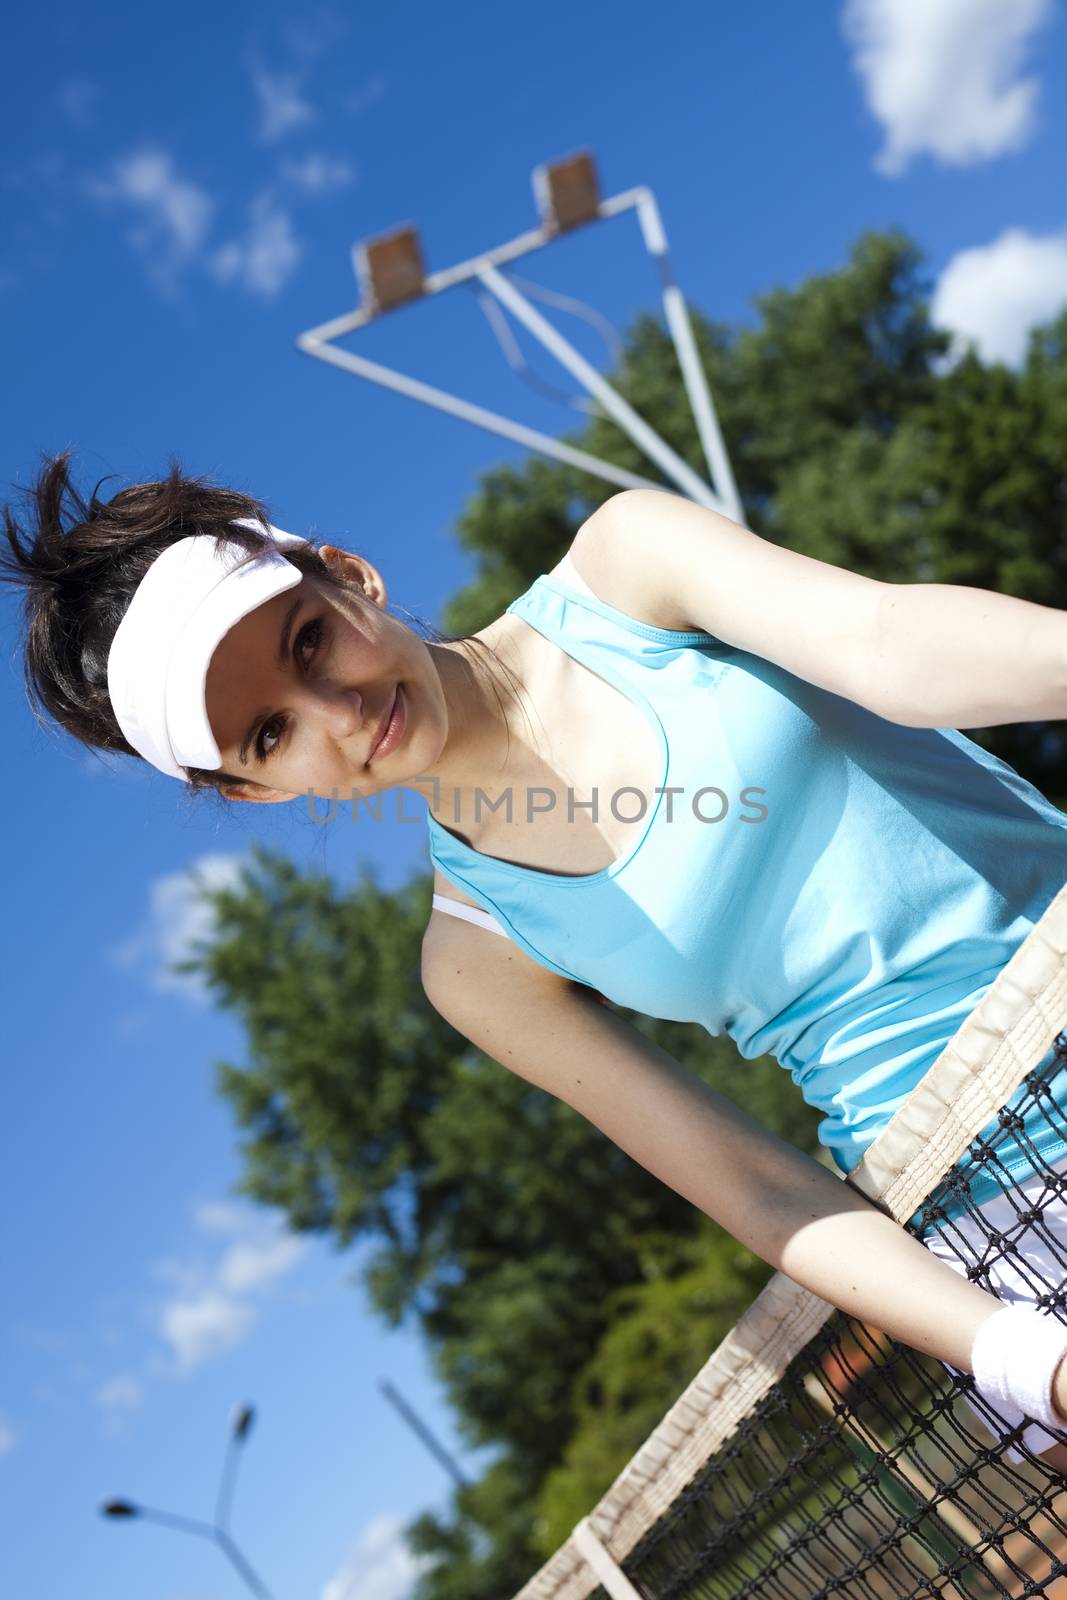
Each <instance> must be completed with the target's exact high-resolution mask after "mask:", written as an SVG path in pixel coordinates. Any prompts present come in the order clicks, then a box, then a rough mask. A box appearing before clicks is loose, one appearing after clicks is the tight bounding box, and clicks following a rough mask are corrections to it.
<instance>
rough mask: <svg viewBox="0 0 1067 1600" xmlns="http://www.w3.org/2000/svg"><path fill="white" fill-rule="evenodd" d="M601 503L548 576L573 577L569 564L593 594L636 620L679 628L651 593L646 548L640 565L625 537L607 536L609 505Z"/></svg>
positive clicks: (583, 524) (668, 627)
mask: <svg viewBox="0 0 1067 1600" xmlns="http://www.w3.org/2000/svg"><path fill="white" fill-rule="evenodd" d="M607 505H610V501H608V502H606V505H605V506H601V507H600V510H599V511H595V512H594V513H593V515H592V516H591V517H587V518H586V520H585V522H583V523H582V525H581V527H580V528H579V529H578V531H577V533H576V534H575V535H574V538H573V539H572V540H571V544H570V548H569V549H568V551H567V553H566V555H565V556H564V557H563V559H562V560H561V561H560V562H559V563H557V565H556V566H555V567H553V568H552V569H551V572H550V573H549V574H548V576H549V577H558V578H559V580H560V582H561V583H567V582H568V580H569V579H570V572H569V571H568V567H570V568H572V569H573V571H574V572H576V573H577V574H578V577H579V578H580V579H581V581H582V583H583V584H584V585H585V586H586V588H587V589H588V590H589V592H590V593H591V594H592V596H593V598H594V599H596V600H603V602H604V603H605V605H609V606H612V607H613V608H614V609H615V610H616V611H621V612H623V614H624V615H625V616H628V617H632V618H633V619H634V621H635V622H644V623H647V624H648V626H649V627H651V628H666V629H668V630H669V631H672V632H674V631H677V629H678V628H679V623H678V620H677V618H676V617H673V616H668V615H667V613H666V611H665V609H664V607H663V606H662V605H658V604H657V603H656V600H655V597H654V596H653V595H650V593H649V584H648V556H647V552H646V553H645V555H644V556H643V558H642V561H641V563H640V565H638V564H637V563H635V562H634V560H633V559H632V556H631V553H630V552H631V548H632V547H631V546H630V545H629V544H627V543H625V542H623V541H622V540H611V539H610V538H608V537H607V536H606V522H607V516H606V515H605V511H606V506H607Z"/></svg>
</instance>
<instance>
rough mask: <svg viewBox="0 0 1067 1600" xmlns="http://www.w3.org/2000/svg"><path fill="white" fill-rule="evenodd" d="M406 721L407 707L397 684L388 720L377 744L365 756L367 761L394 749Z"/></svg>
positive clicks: (400, 737) (385, 754) (402, 733)
mask: <svg viewBox="0 0 1067 1600" xmlns="http://www.w3.org/2000/svg"><path fill="white" fill-rule="evenodd" d="M407 721H408V719H407V707H406V705H405V702H404V691H403V689H401V687H400V685H399V684H397V686H396V693H395V695H394V696H393V704H392V708H391V711H390V716H389V720H388V721H387V723H386V725H385V731H384V733H383V734H382V736H381V738H380V739H379V740H378V742H377V744H376V745H375V746H374V749H373V750H372V751H371V753H370V755H369V756H368V757H367V761H368V762H371V761H375V760H377V758H378V757H379V756H387V755H389V754H390V753H391V752H392V751H393V750H395V749H396V747H397V745H398V744H399V743H400V741H401V739H402V738H403V737H404V732H405V730H406V728H407Z"/></svg>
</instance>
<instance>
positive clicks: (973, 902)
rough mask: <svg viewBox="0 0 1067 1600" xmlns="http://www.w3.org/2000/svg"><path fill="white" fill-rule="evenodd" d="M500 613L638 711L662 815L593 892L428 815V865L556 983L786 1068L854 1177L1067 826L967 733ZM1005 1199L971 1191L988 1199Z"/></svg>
mask: <svg viewBox="0 0 1067 1600" xmlns="http://www.w3.org/2000/svg"><path fill="white" fill-rule="evenodd" d="M508 611H509V612H513V613H514V614H515V615H517V616H518V617H520V618H521V619H522V620H523V621H524V622H526V623H528V624H529V625H530V626H532V627H534V628H536V629H537V631H538V632H539V633H541V634H543V635H544V637H545V638H547V639H550V640H552V641H553V642H554V643H556V644H557V645H559V647H560V648H561V649H563V650H565V651H566V652H567V653H568V654H569V655H571V656H572V657H574V659H575V660H577V661H579V662H581V663H582V664H583V665H584V666H586V667H587V668H589V669H590V670H591V671H592V672H594V673H596V674H598V675H599V676H600V677H601V678H603V679H605V680H606V681H607V682H608V683H611V684H613V685H615V687H616V688H618V689H619V690H620V691H621V692H622V693H623V694H626V695H628V696H629V697H630V698H631V699H632V700H633V701H634V702H635V703H636V704H637V705H638V706H639V707H640V708H641V710H642V711H643V712H644V714H645V715H646V717H647V718H648V720H649V722H650V724H651V726H652V727H653V729H654V730H655V732H656V735H657V737H658V741H659V747H660V754H661V772H662V778H661V783H660V789H661V792H659V793H657V794H656V795H655V796H654V797H653V802H652V803H651V804H649V805H647V807H646V809H645V810H644V813H643V815H642V816H641V817H640V819H639V820H635V822H634V824H633V834H634V839H633V844H632V846H630V847H629V848H628V849H627V850H626V851H625V852H624V853H623V855H622V856H621V857H619V859H618V860H617V861H616V862H614V863H613V864H612V865H611V866H610V867H608V868H606V869H605V870H604V871H602V872H597V873H593V874H591V875H589V876H587V877H570V876H566V875H563V874H554V873H546V872H540V871H536V870H534V869H532V868H529V867H523V866H518V865H514V864H511V863H508V862H504V861H499V860H497V859H496V858H494V857H491V856H486V855H484V854H482V853H480V852H478V851H476V850H474V849H472V848H471V846H469V845H468V844H466V843H465V842H464V841H463V840H462V839H461V838H459V837H458V836H457V833H456V832H455V831H453V829H452V828H449V827H446V826H445V825H444V824H443V823H441V822H439V821H438V820H437V819H436V818H434V817H433V816H431V815H430V814H429V813H427V821H428V825H429V846H430V856H431V859H432V861H433V863H434V865H435V866H436V867H437V868H439V870H440V871H441V872H442V873H443V874H444V875H445V876H446V877H447V878H449V879H450V880H451V881H452V882H453V883H454V884H456V885H457V886H458V887H460V888H462V889H463V890H465V891H466V893H467V894H469V895H470V896H471V898H472V899H473V900H475V901H476V902H477V903H478V904H479V905H481V906H483V907H484V908H485V910H486V911H488V912H490V913H491V914H492V915H493V916H494V917H496V918H497V920H498V921H499V922H500V923H501V924H502V925H503V926H504V927H505V928H506V929H507V931H508V933H509V934H510V936H511V937H512V938H513V939H514V940H515V941H516V943H517V944H518V945H519V946H520V947H521V948H522V949H524V950H525V951H526V952H527V953H528V954H529V955H530V956H531V957H532V958H533V959H534V960H536V961H538V962H540V963H541V964H542V965H544V966H546V967H548V968H550V969H551V970H552V971H553V972H557V973H561V974H563V975H564V976H566V977H568V978H572V979H574V980H576V981H577V982H580V983H585V984H589V985H591V986H592V987H594V988H596V989H598V990H600V992H601V993H602V994H604V995H606V996H607V997H608V998H609V999H610V1000H612V1001H615V1002H616V1003H617V1004H619V1005H623V1006H627V1007H629V1008H632V1009H633V1010H636V1011H641V1012H644V1013H645V1014H647V1015H649V1016H653V1017H663V1018H671V1019H675V1020H679V1021H688V1022H695V1023H699V1024H700V1025H701V1027H703V1028H706V1029H707V1031H708V1032H709V1033H711V1034H715V1035H719V1034H722V1033H726V1034H729V1036H730V1038H731V1039H733V1041H734V1043H735V1045H736V1046H737V1049H738V1050H739V1051H740V1053H741V1054H742V1056H744V1057H746V1058H748V1059H752V1058H754V1057H757V1056H762V1055H765V1054H769V1055H771V1056H773V1057H774V1058H775V1059H776V1060H777V1061H778V1062H779V1063H780V1065H781V1066H782V1067H784V1068H785V1069H786V1070H787V1071H788V1072H789V1073H790V1075H791V1077H792V1079H793V1081H794V1083H796V1084H797V1086H798V1087H799V1089H800V1092H801V1093H802V1095H803V1096H804V1099H805V1100H806V1101H807V1102H808V1103H809V1104H810V1105H812V1106H814V1107H816V1108H817V1109H818V1110H819V1111H820V1112H822V1114H823V1120H822V1122H821V1124H820V1126H819V1135H818V1136H819V1140H820V1142H821V1143H822V1144H823V1145H825V1146H826V1147H827V1148H828V1149H829V1150H830V1152H831V1154H832V1156H833V1160H834V1161H835V1163H836V1164H837V1166H838V1167H839V1168H840V1169H841V1171H842V1172H849V1171H851V1170H852V1168H853V1167H854V1166H855V1164H856V1162H857V1161H858V1160H859V1158H860V1156H861V1155H862V1154H863V1152H864V1150H865V1149H866V1148H867V1146H868V1145H869V1144H870V1143H871V1141H872V1140H873V1139H874V1138H875V1137H876V1135H877V1134H878V1133H880V1132H881V1130H882V1129H883V1128H884V1127H885V1125H886V1123H887V1122H888V1120H889V1118H890V1117H891V1116H892V1114H893V1112H894V1111H895V1110H896V1108H897V1107H898V1106H899V1105H900V1103H901V1101H902V1100H903V1099H904V1098H905V1097H906V1096H907V1094H908V1093H909V1092H910V1091H911V1089H913V1088H914V1086H915V1084H916V1083H917V1082H918V1081H919V1079H920V1078H921V1077H922V1076H923V1074H924V1073H925V1072H926V1071H927V1069H928V1068H929V1067H930V1066H931V1065H932V1063H933V1061H934V1060H935V1059H936V1057H937V1056H938V1054H939V1053H940V1052H941V1050H942V1049H943V1048H944V1045H945V1044H946V1042H947V1041H948V1040H949V1039H950V1038H951V1036H952V1035H953V1034H954V1033H955V1032H956V1030H957V1028H958V1027H959V1026H960V1024H961V1023H962V1022H963V1020H964V1018H965V1017H966V1016H967V1014H968V1013H969V1012H970V1011H971V1010H972V1009H973V1008H974V1006H975V1005H976V1004H977V1003H978V1001H979V1000H980V999H981V997H982V995H983V994H984V993H985V992H986V990H987V989H988V988H989V986H990V984H991V983H992V982H993V980H994V978H995V977H996V975H997V974H998V973H999V972H1000V970H1001V968H1002V967H1003V966H1004V964H1005V962H1006V961H1007V960H1008V959H1009V958H1010V957H1011V955H1012V954H1013V953H1014V952H1015V950H1016V949H1017V948H1018V946H1019V944H1020V943H1021V942H1022V940H1023V939H1024V938H1025V937H1026V935H1027V934H1028V933H1029V931H1030V930H1031V928H1032V927H1033V926H1034V924H1035V922H1036V921H1037V919H1038V918H1039V917H1040V915H1041V913H1042V912H1043V911H1044V910H1045V908H1046V906H1047V905H1048V904H1049V902H1050V901H1051V900H1052V899H1053V897H1054V896H1055V895H1056V893H1057V892H1058V890H1059V889H1060V888H1061V886H1062V885H1063V883H1064V882H1065V881H1067V816H1065V815H1064V814H1063V813H1061V812H1060V811H1058V810H1057V809H1056V807H1054V806H1053V805H1052V804H1051V803H1050V802H1049V801H1048V800H1046V799H1045V798H1044V796H1043V795H1042V794H1041V793H1040V792H1039V791H1038V790H1037V789H1035V788H1034V787H1033V786H1032V785H1031V784H1029V783H1027V782H1026V781H1025V779H1023V778H1022V777H1021V776H1020V774H1019V773H1017V772H1016V771H1015V770H1014V769H1013V768H1012V767H1010V766H1008V765H1006V764H1005V763H1004V762H1002V761H999V760H998V759H997V758H996V757H995V756H992V755H990V754H989V753H988V752H987V751H985V750H983V749H982V748H981V746H980V745H978V744H976V743H975V742H974V741H973V740H971V739H968V738H967V737H966V736H965V735H964V734H962V733H960V732H958V731H957V730H955V729H951V728H936V729H931V728H908V727H903V726H901V725H900V724H898V723H894V722H890V721H887V720H886V719H885V718H883V717H879V716H877V715H875V714H874V713H873V712H870V711H868V710H866V709H864V708H863V707H861V706H858V705H856V704H855V703H854V702H853V701H851V700H847V699H845V698H843V697H842V696H840V695H835V694H832V693H830V692H829V691H827V690H825V689H820V688H817V687H816V686H815V685H813V684H810V683H808V682H806V681H805V680H804V679H802V678H798V677H796V676H795V675H794V674H793V673H790V672H788V671H786V670H785V669H784V668H782V667H779V666H776V665H775V664H774V663H773V662H770V661H767V660H765V659H764V658H763V657H762V656H757V655H753V654H752V653H750V652H748V651H744V650H739V649H736V648H734V647H733V646H731V645H728V644H726V643H724V642H723V641H722V640H719V639H717V638H716V637H715V636H714V635H712V634H710V633H680V632H674V631H670V630H667V629H662V628H654V627H650V626H649V625H648V624H646V623H642V622H640V621H638V620H636V619H634V618H632V617H629V616H627V615H625V614H624V613H623V612H621V611H618V610H616V609H615V608H614V607H613V606H609V605H607V604H606V603H605V602H603V601H601V600H598V599H593V598H590V597H588V596H586V595H585V594H582V593H580V592H579V591H577V590H574V589H571V588H569V587H568V586H567V585H566V584H564V583H563V582H561V581H560V580H559V579H557V578H555V577H552V576H549V575H543V576H541V577H539V578H538V579H536V581H535V582H534V583H533V584H532V585H531V586H530V588H529V589H527V590H526V592H525V593H524V594H522V595H520V596H519V597H518V598H517V599H516V600H514V601H512V603H511V605H510V606H509V607H508ZM669 789H674V790H675V791H676V792H674V793H672V794H668V793H667V792H665V791H667V790H669ZM698 791H703V793H698ZM716 791H721V794H720V793H718V792H716ZM493 798H496V796H493ZM611 798H612V797H611V795H610V794H606V793H605V794H601V796H600V805H601V808H602V811H606V810H607V808H608V806H609V804H610V802H611ZM516 803H517V804H524V803H525V802H524V798H523V797H522V796H517V797H516ZM639 804H640V797H639V795H638V793H637V791H630V792H626V791H623V792H621V793H620V794H619V796H618V797H617V801H616V809H617V811H618V814H619V815H620V816H626V817H631V816H635V815H636V813H637V809H638V806H639ZM439 809H441V808H440V807H439ZM446 814H447V813H445V812H444V811H443V810H442V815H446ZM716 818H718V819H719V820H713V819H716ZM453 820H456V819H453ZM464 820H465V819H463V818H460V819H458V821H457V824H456V825H457V828H458V830H459V832H462V831H463V822H464ZM1024 1093H1025V1086H1023V1088H1022V1089H1021V1090H1020V1092H1019V1095H1018V1096H1017V1098H1020V1099H1021V1098H1022V1095H1023V1094H1024ZM1014 1098H1016V1097H1013V1100H1014ZM1054 1098H1055V1100H1056V1102H1057V1104H1059V1105H1065V1106H1067V1071H1061V1072H1060V1073H1059V1074H1058V1075H1057V1078H1056V1080H1055V1083H1054ZM998 1126H999V1124H998V1121H997V1119H996V1118H994V1119H993V1120H992V1121H991V1122H990V1124H989V1125H988V1128H987V1129H985V1130H983V1132H984V1133H992V1132H993V1131H994V1130H996V1129H997V1127H998ZM1024 1134H1025V1137H1026V1138H1029V1139H1031V1140H1032V1141H1033V1144H1034V1146H1035V1148H1036V1149H1037V1150H1038V1151H1039V1152H1040V1153H1041V1155H1042V1156H1043V1157H1044V1158H1046V1159H1055V1158H1056V1157H1057V1156H1059V1155H1062V1154H1063V1153H1064V1151H1067V1143H1065V1142H1064V1140H1062V1139H1060V1138H1058V1137H1057V1136H1056V1132H1055V1130H1054V1129H1052V1128H1050V1127H1049V1125H1048V1124H1047V1122H1046V1121H1045V1119H1044V1118H1043V1117H1041V1116H1040V1114H1034V1115H1032V1116H1031V1117H1030V1118H1028V1121H1027V1126H1026V1127H1025V1129H1024V1130H1021V1131H1020V1134H1019V1135H1016V1134H1014V1133H1013V1134H1012V1135H1011V1142H1010V1144H1009V1145H1007V1146H1004V1147H1001V1148H1000V1149H999V1150H998V1155H999V1159H1000V1161H1001V1162H1002V1163H1003V1165H1004V1166H1005V1167H1006V1168H1007V1170H1008V1171H1009V1172H1011V1173H1013V1174H1027V1173H1030V1172H1031V1171H1032V1170H1033V1168H1032V1164H1031V1162H1030V1160H1029V1159H1028V1158H1027V1155H1026V1153H1025V1145H1024V1143H1023V1142H1021V1140H1022V1139H1023V1136H1024ZM999 1187H1000V1186H999V1184H998V1182H997V1179H996V1177H995V1175H994V1174H991V1173H984V1174H982V1173H979V1174H977V1175H976V1178H975V1184H974V1190H973V1197H974V1199H975V1200H977V1201H979V1202H981V1201H982V1200H984V1199H988V1198H991V1197H992V1196H993V1195H994V1194H996V1193H998V1192H999Z"/></svg>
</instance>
